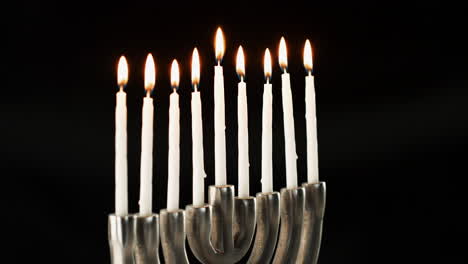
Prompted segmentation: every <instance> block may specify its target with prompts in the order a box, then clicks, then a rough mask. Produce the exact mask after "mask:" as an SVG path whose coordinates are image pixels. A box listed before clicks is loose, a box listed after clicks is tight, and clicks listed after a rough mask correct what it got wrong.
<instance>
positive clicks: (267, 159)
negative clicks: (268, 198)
mask: <svg viewBox="0 0 468 264" xmlns="http://www.w3.org/2000/svg"><path fill="white" fill-rule="evenodd" d="M264 66H265V78H266V83H265V85H264V86H263V116H262V121H263V123H262V192H264V193H268V192H273V136H272V131H273V112H272V111H273V93H272V87H271V84H270V78H271V55H270V51H269V50H268V49H266V50H265V58H264Z"/></svg>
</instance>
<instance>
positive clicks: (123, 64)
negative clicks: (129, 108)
mask: <svg viewBox="0 0 468 264" xmlns="http://www.w3.org/2000/svg"><path fill="white" fill-rule="evenodd" d="M127 82H128V64H127V60H126V59H125V56H121V57H120V59H119V64H118V66H117V84H118V85H119V87H120V90H123V87H124V86H125V85H127Z"/></svg>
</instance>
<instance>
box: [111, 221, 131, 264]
mask: <svg viewBox="0 0 468 264" xmlns="http://www.w3.org/2000/svg"><path fill="white" fill-rule="evenodd" d="M133 231H134V224H133V220H132V219H131V217H130V216H117V215H114V214H111V215H109V217H108V240H109V247H110V255H111V263H112V264H133V263H134V260H133V243H134V233H133Z"/></svg>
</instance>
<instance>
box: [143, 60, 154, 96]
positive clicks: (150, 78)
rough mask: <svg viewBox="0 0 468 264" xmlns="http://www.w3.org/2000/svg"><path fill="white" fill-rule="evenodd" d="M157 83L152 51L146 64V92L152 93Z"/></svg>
mask: <svg viewBox="0 0 468 264" xmlns="http://www.w3.org/2000/svg"><path fill="white" fill-rule="evenodd" d="M155 83H156V67H155V66H154V59H153V55H152V54H151V53H148V56H147V57H146V64H145V90H146V93H147V94H148V93H151V91H152V90H153V89H154V84H155Z"/></svg>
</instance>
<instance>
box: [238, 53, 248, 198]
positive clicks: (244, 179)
mask: <svg viewBox="0 0 468 264" xmlns="http://www.w3.org/2000/svg"><path fill="white" fill-rule="evenodd" d="M236 68H237V74H238V75H239V77H240V82H239V84H238V97H237V120H238V121H237V122H238V133H237V135H238V148H239V157H238V185H239V193H238V196H239V197H240V198H247V197H249V129H248V114H247V87H246V84H245V82H244V76H245V63H244V52H243V50H242V46H240V47H239V51H238V52H237V64H236Z"/></svg>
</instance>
